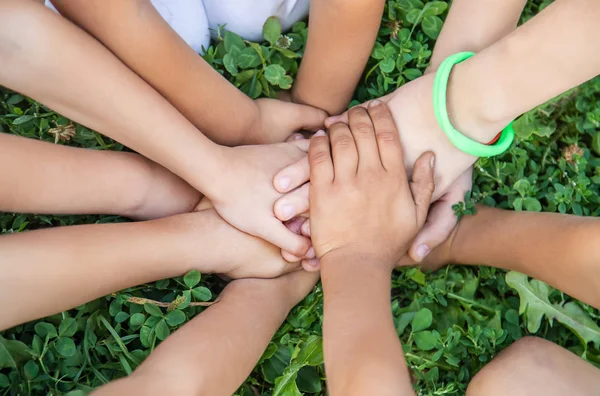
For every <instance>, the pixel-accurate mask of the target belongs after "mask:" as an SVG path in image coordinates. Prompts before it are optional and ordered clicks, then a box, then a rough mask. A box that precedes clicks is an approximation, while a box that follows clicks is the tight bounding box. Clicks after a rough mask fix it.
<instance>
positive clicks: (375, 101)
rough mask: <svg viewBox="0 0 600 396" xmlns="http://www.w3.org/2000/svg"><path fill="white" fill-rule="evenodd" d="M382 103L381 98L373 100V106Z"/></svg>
mask: <svg viewBox="0 0 600 396" xmlns="http://www.w3.org/2000/svg"><path fill="white" fill-rule="evenodd" d="M380 104H381V101H380V100H377V99H375V100H373V101H371V107H375V106H379V105H380Z"/></svg>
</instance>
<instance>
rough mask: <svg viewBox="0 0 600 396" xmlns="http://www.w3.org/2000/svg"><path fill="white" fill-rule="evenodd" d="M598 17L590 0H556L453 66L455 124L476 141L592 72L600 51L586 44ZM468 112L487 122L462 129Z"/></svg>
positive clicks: (599, 8) (599, 28)
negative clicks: (504, 35)
mask: <svg viewBox="0 0 600 396" xmlns="http://www.w3.org/2000/svg"><path fill="white" fill-rule="evenodd" d="M599 18H600V2H598V1H596V0H557V1H555V2H554V3H553V4H551V5H550V6H548V7H547V8H545V9H544V10H543V11H542V12H541V13H539V14H538V15H536V16H535V17H534V18H532V19H531V20H529V21H528V22H527V23H525V24H523V25H522V26H520V27H519V28H517V29H516V30H515V31H514V32H513V33H511V34H509V35H508V36H506V37H505V38H503V39H501V40H500V41H498V42H496V43H495V44H494V45H492V46H490V47H488V48H487V49H485V50H483V51H481V52H480V53H478V54H477V55H476V56H474V57H473V58H471V59H469V60H467V61H465V62H463V63H462V64H460V65H457V66H456V67H455V70H454V71H453V73H452V76H451V78H450V85H449V91H448V106H449V109H450V112H451V118H452V122H453V124H454V125H455V127H457V129H458V130H461V131H462V132H464V133H465V134H467V135H469V136H471V137H473V138H475V139H477V140H480V141H485V142H487V141H490V140H491V139H492V138H493V137H494V136H495V135H496V134H497V133H498V125H505V124H506V123H508V122H509V121H510V120H511V119H514V118H515V117H517V116H518V115H520V114H522V113H524V112H526V111H528V110H530V109H532V108H534V107H535V106H538V105H539V104H541V103H544V102H545V101H547V100H549V99H551V98H553V97H554V96H556V95H558V94H560V93H562V92H565V91H567V90H569V89H571V88H573V87H575V86H577V85H579V84H581V83H583V82H585V81H587V80H589V79H591V78H592V77H594V76H596V75H597V74H598V73H599V72H600V54H599V53H597V52H592V53H590V52H589V51H586V48H592V47H593V46H594V45H595V41H596V37H597V36H598V34H599V33H600V24H598V19H599ZM557 48H560V49H561V50H560V51H557V50H556V49H557ZM473 117H478V118H479V120H481V121H482V124H484V125H488V126H489V127H485V126H483V127H478V128H475V129H473V130H471V129H469V128H463V126H465V125H468V124H471V125H472V122H471V121H470V120H471V118H473ZM466 119H468V120H469V121H465V120H466Z"/></svg>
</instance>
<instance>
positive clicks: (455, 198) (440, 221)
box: [274, 74, 503, 261]
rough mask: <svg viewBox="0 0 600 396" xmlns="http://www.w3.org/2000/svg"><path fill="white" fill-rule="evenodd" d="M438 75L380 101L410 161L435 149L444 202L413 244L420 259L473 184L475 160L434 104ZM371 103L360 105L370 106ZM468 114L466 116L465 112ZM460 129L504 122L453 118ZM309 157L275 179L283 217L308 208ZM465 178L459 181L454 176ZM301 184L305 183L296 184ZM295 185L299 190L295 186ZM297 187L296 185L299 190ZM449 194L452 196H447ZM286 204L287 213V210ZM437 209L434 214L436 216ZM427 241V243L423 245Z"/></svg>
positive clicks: (442, 233) (335, 119) (452, 219)
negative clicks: (449, 132)
mask: <svg viewBox="0 0 600 396" xmlns="http://www.w3.org/2000/svg"><path fill="white" fill-rule="evenodd" d="M433 78H434V74H429V75H426V76H423V77H421V78H419V79H417V80H415V81H412V82H410V83H408V84H405V85H403V86H402V87H400V88H399V89H398V90H396V91H395V92H394V93H392V94H390V95H387V96H385V97H383V98H380V99H379V100H381V101H383V102H384V103H388V104H389V107H390V110H391V112H392V114H393V116H394V120H395V122H396V125H397V126H398V128H399V129H400V130H401V131H402V142H403V147H404V153H405V165H406V168H407V169H409V170H410V169H411V166H412V163H414V161H415V159H416V158H417V157H418V155H420V154H421V153H422V152H424V151H427V150H432V151H433V152H435V153H436V161H437V164H438V166H437V167H436V191H435V193H434V200H438V199H439V200H440V201H441V203H440V204H439V205H436V207H434V209H432V210H434V211H433V212H432V215H431V217H430V219H429V220H428V225H427V226H426V228H425V229H424V231H423V232H424V234H422V235H420V236H419V237H417V241H416V242H417V243H416V244H413V246H412V247H411V249H410V255H411V257H412V258H413V259H415V260H416V261H419V258H420V257H424V256H425V255H426V254H427V248H429V250H431V249H434V248H435V247H436V243H439V242H440V241H443V240H444V239H446V237H447V236H448V233H449V232H450V230H451V229H452V228H453V226H454V225H455V224H456V220H455V217H454V214H453V211H452V210H451V207H452V205H453V204H455V203H457V202H459V201H461V200H463V197H464V193H465V192H466V191H468V190H469V189H470V184H471V182H470V180H467V177H466V176H463V174H464V172H467V169H469V167H470V166H471V165H472V163H473V162H474V161H475V160H476V158H475V157H471V156H469V155H467V154H464V153H463V152H462V151H460V150H458V149H456V148H455V147H454V146H453V145H452V144H451V143H450V141H449V140H448V138H447V137H446V136H445V134H444V133H443V131H441V129H440V128H439V126H438V124H437V121H436V119H435V116H434V114H433V108H432V103H431V99H430V98H431V91H432V84H433ZM368 103H369V102H367V103H364V104H362V105H360V106H363V107H365V106H367V105H368ZM463 118H464V117H463ZM340 121H341V122H348V113H347V112H346V113H344V114H342V115H341V116H337V117H331V118H329V119H327V120H326V122H325V123H326V125H331V124H332V123H333V122H340ZM453 122H454V123H455V126H456V125H457V123H458V127H457V128H458V129H461V130H474V129H481V130H486V131H494V130H496V131H497V130H500V129H502V128H503V125H502V124H498V123H495V124H487V123H485V122H483V121H481V120H478V119H477V118H474V119H472V120H471V119H465V120H462V119H459V120H453ZM309 173H310V170H309V167H308V161H307V160H306V159H301V160H300V161H299V162H298V163H296V164H294V165H292V166H290V167H288V168H286V169H284V170H282V171H281V172H280V173H279V174H278V175H277V176H276V178H275V179H274V186H275V188H276V189H277V190H278V191H280V192H284V193H287V192H290V191H291V192H290V193H289V194H287V195H286V196H285V197H283V198H281V199H280V200H279V201H278V202H277V203H276V204H275V215H276V216H277V217H278V218H280V219H282V218H285V217H293V216H295V215H296V214H297V213H301V212H305V211H307V210H308V198H307V197H308V184H304V185H302V184H303V183H305V182H306V181H307V180H308V177H309ZM459 176H460V177H461V179H460V181H456V184H454V183H455V180H456V178H457V177H459ZM300 185H302V186H301V187H300V188H296V187H297V186H300ZM295 188H296V189H295ZM294 189H295V190H294ZM445 194H448V195H445ZM284 208H285V212H284ZM434 213H435V215H434ZM422 245H423V246H422Z"/></svg>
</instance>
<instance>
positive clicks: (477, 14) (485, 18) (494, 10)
mask: <svg viewBox="0 0 600 396" xmlns="http://www.w3.org/2000/svg"><path fill="white" fill-rule="evenodd" d="M526 2H527V1H526V0H488V1H475V2H474V1H471V0H454V1H453V2H452V6H451V7H450V11H449V12H448V17H447V18H446V21H445V22H444V27H443V28H442V31H441V33H440V37H439V38H438V39H437V41H436V43H435V47H434V49H433V55H432V56H431V65H430V68H431V69H437V67H438V66H439V65H440V63H442V61H443V60H444V59H445V58H446V57H447V56H449V55H451V54H452V53H455V52H460V51H472V52H479V51H481V50H483V49H485V48H486V47H488V46H490V45H492V44H493V43H495V42H496V41H498V40H500V39H501V38H503V37H504V36H506V35H507V34H509V33H510V32H512V31H513V30H515V29H516V27H517V23H518V21H519V16H520V15H521V12H522V11H523V7H525V4H526Z"/></svg>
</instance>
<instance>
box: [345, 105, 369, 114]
mask: <svg viewBox="0 0 600 396" xmlns="http://www.w3.org/2000/svg"><path fill="white" fill-rule="evenodd" d="M366 112H367V110H366V109H365V108H364V107H362V106H355V107H353V108H351V109H350V110H349V111H348V115H352V116H357V115H361V114H365V113H366Z"/></svg>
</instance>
